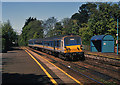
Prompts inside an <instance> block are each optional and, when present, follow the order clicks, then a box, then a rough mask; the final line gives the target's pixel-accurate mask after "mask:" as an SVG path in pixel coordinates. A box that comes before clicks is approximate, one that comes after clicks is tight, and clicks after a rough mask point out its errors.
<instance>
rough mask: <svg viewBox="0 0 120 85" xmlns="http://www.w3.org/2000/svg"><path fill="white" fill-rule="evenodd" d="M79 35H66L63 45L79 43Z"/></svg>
mask: <svg viewBox="0 0 120 85" xmlns="http://www.w3.org/2000/svg"><path fill="white" fill-rule="evenodd" d="M80 41H81V40H80V37H66V38H65V46H67V45H80V44H81V43H80Z"/></svg>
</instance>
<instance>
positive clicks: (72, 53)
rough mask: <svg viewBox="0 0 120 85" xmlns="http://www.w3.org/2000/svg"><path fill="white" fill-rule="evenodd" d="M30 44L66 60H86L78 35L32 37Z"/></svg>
mask: <svg viewBox="0 0 120 85" xmlns="http://www.w3.org/2000/svg"><path fill="white" fill-rule="evenodd" d="M28 46H29V47H32V48H37V49H40V50H41V51H43V52H47V53H49V54H53V55H55V56H57V57H59V58H62V59H64V60H85V56H84V52H83V50H82V41H81V38H80V36H78V35H64V36H59V37H57V36H55V37H48V38H44V39H42V38H39V39H30V40H28Z"/></svg>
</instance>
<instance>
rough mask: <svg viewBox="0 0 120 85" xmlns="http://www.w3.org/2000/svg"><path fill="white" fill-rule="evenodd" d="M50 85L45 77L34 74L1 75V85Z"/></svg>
mask: <svg viewBox="0 0 120 85" xmlns="http://www.w3.org/2000/svg"><path fill="white" fill-rule="evenodd" d="M24 84H26V85H43V84H45V85H46V84H47V85H52V82H51V81H50V79H49V78H48V77H47V76H46V75H34V74H18V73H15V74H11V73H3V74H2V85H24Z"/></svg>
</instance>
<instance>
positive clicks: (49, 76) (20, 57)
mask: <svg viewBox="0 0 120 85" xmlns="http://www.w3.org/2000/svg"><path fill="white" fill-rule="evenodd" d="M2 60H3V61H2V64H3V65H2V85H9V84H10V85H11V84H12V85H19V84H21V85H22V84H28V85H34V84H35V85H38V84H39V85H40V84H43V85H53V84H54V85H57V84H81V83H80V82H79V81H77V79H75V78H73V77H72V76H70V75H69V74H67V73H65V72H64V71H62V69H60V68H58V67H56V66H54V65H52V64H50V62H49V61H46V60H44V59H42V58H41V57H40V56H38V55H37V54H34V53H32V52H31V51H28V50H27V49H24V48H18V47H16V48H13V50H11V51H8V52H7V53H3V55H2ZM81 85H82V84H81Z"/></svg>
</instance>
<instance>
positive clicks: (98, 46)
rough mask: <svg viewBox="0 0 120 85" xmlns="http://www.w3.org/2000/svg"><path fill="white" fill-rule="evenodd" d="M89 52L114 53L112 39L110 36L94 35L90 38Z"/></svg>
mask: <svg viewBox="0 0 120 85" xmlns="http://www.w3.org/2000/svg"><path fill="white" fill-rule="evenodd" d="M91 52H114V38H113V36H111V35H95V36H93V37H92V38H91Z"/></svg>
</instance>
